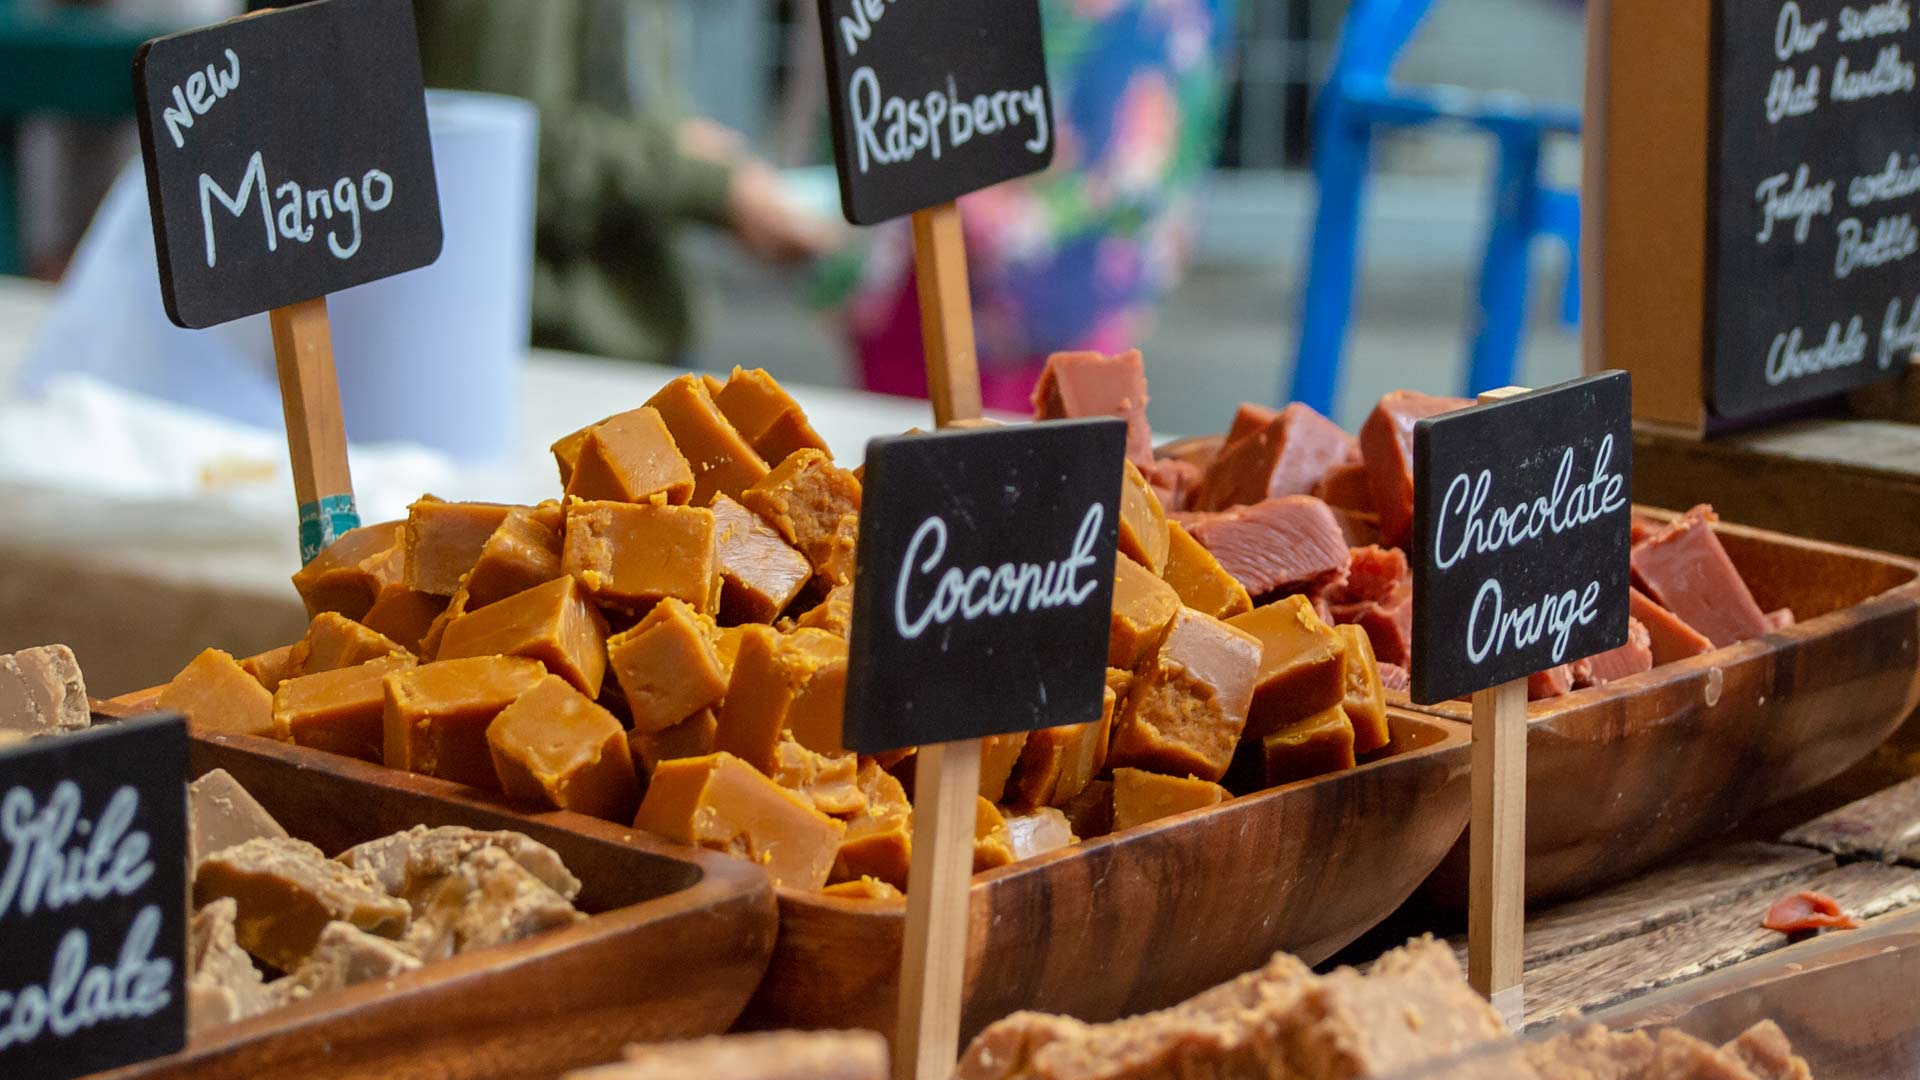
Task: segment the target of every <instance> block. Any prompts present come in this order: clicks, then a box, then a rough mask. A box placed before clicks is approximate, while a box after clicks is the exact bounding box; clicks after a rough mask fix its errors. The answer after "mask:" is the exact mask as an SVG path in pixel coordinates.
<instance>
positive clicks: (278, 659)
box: [0, 603, 380, 726]
mask: <svg viewBox="0 0 1920 1080" xmlns="http://www.w3.org/2000/svg"><path fill="white" fill-rule="evenodd" d="M379 606H380V605H379V604H378V603H376V604H374V607H376V608H378V607H379ZM369 614H371V613H369ZM298 645H299V642H295V643H294V644H292V645H282V646H280V647H279V648H277V649H268V650H267V651H266V652H263V653H255V654H253V655H252V656H249V657H247V658H246V659H244V660H242V661H240V670H242V671H245V672H246V673H247V674H249V675H251V676H253V677H254V678H256V679H258V680H260V685H261V686H264V687H266V688H267V692H268V693H272V692H273V691H275V690H278V689H279V688H280V684H281V683H283V682H285V681H286V680H288V679H291V678H293V677H294V676H295V675H298V674H300V669H299V668H297V667H295V666H294V663H293V660H294V657H293V651H294V649H295V648H296V647H298ZM0 726H4V725H0Z"/></svg>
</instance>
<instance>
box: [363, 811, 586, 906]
mask: <svg viewBox="0 0 1920 1080" xmlns="http://www.w3.org/2000/svg"><path fill="white" fill-rule="evenodd" d="M482 848H498V849H500V850H501V851H504V852H506V854H507V857H508V858H511V859H512V860H513V861H514V862H517V863H519V864H520V865H521V866H522V867H524V868H525V869H526V871H527V873H529V874H532V875H533V876H534V877H536V878H539V879H540V881H541V882H542V883H543V884H545V885H546V887H547V888H549V889H552V890H553V891H554V892H557V893H559V894H560V895H561V896H562V897H565V898H566V899H568V900H571V899H573V898H574V897H576V896H578V895H580V879H578V878H576V877H574V876H573V874H572V872H570V871H569V870H568V869H567V867H566V864H565V863H562V862H561V861H560V856H559V854H558V853H557V852H555V851H554V850H553V849H552V848H550V847H548V846H547V845H545V844H542V843H540V842H539V841H537V840H535V839H533V838H532V837H530V836H527V835H526V834H524V833H517V832H509V831H507V830H504V829H502V830H496V831H485V830H481V829H469V828H467V827H466V826H464V825H442V826H439V827H437V828H431V829H430V828H428V827H427V826H425V825H415V826H414V827H413V828H411V829H408V830H406V831H405V832H397V833H394V834H393V835H391V836H383V837H380V838H379V839H377V840H369V841H367V842H366V843H364V844H359V845H357V846H355V847H350V848H348V849H347V850H345V851H343V852H341V853H340V855H339V861H340V862H341V863H342V864H344V865H347V866H351V867H353V868H354V869H356V870H365V871H366V872H367V873H370V874H372V875H373V876H374V878H375V879H377V880H378V881H379V882H380V887H381V888H383V889H385V890H386V891H387V892H389V893H391V894H393V895H394V896H398V897H400V898H401V899H403V900H407V901H409V902H411V903H413V904H414V905H415V906H416V907H418V906H421V905H424V904H425V903H426V902H427V900H428V898H429V897H430V896H431V894H432V893H433V891H434V889H436V888H437V887H438V886H439V883H440V881H441V879H443V878H445V877H446V876H447V875H449V874H451V873H453V872H454V871H455V870H456V869H457V868H458V867H459V866H460V864H461V863H462V862H463V861H465V860H466V858H467V856H469V855H471V854H473V853H474V852H476V851H479V850H480V849H482Z"/></svg>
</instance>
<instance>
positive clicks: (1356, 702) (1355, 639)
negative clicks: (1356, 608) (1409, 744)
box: [1333, 624, 1393, 754]
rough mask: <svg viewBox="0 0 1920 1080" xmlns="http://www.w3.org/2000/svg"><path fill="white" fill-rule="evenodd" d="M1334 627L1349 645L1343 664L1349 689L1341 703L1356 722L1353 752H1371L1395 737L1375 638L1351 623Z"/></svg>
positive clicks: (1349, 718)
mask: <svg viewBox="0 0 1920 1080" xmlns="http://www.w3.org/2000/svg"><path fill="white" fill-rule="evenodd" d="M1333 631H1334V633H1336V634H1339V635H1340V639H1341V640H1342V641H1344V642H1346V646H1347V651H1346V658H1345V661H1344V663H1343V664H1342V665H1341V669H1342V670H1343V671H1344V672H1345V673H1346V684H1347V692H1346V695H1345V696H1344V697H1342V698H1341V699H1340V705H1341V707H1342V708H1344V709H1345V710H1346V712H1347V719H1348V720H1349V721H1350V722H1351V723H1352V724H1353V752H1354V753H1356V754H1370V753H1372V752H1373V751H1375V750H1378V749H1380V748H1381V747H1383V746H1385V745H1387V743H1388V742H1389V741H1390V740H1391V739H1392V737H1393V736H1392V734H1391V733H1390V732H1389V731H1388V729H1387V691H1386V687H1385V686H1383V685H1382V684H1381V682H1380V665H1379V663H1378V662H1377V661H1375V660H1374V658H1373V639H1371V638H1369V637H1367V632H1366V631H1365V630H1363V629H1361V628H1360V627H1358V626H1355V625H1351V624H1349V625H1346V626H1336V627H1334V628H1333Z"/></svg>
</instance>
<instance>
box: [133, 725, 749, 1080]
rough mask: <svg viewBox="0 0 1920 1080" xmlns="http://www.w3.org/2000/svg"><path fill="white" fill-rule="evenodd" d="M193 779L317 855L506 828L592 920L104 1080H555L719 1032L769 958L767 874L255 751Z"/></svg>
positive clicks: (607, 830) (378, 774)
mask: <svg viewBox="0 0 1920 1080" xmlns="http://www.w3.org/2000/svg"><path fill="white" fill-rule="evenodd" d="M192 754H193V757H192V762H193V766H192V767H193V773H194V775H196V776H197V775H199V774H201V773H204V772H207V771H209V770H211V769H215V768H222V769H225V770H227V771H228V772H230V773H232V774H233V776H234V778H235V779H237V780H239V781H240V783H241V784H242V785H243V786H245V787H246V789H247V790H248V791H250V792H252V793H253V795H254V796H255V797H256V798H258V799H259V800H260V801H261V803H263V804H264V805H265V806H266V808H267V810H268V811H269V812H271V813H272V814H273V815H274V816H275V817H276V818H278V819H279V820H280V822H281V823H282V824H283V825H285V826H286V827H287V828H288V830H289V831H291V832H292V833H293V834H294V835H295V836H298V837H301V838H302V839H306V840H310V841H312V842H313V843H315V844H317V845H318V846H319V847H320V848H321V849H322V850H325V851H327V852H329V853H331V852H336V851H340V850H342V849H344V848H346V847H348V846H351V845H353V844H356V843H359V842H361V841H364V840H370V839H373V838H375V837H379V836H385V835H387V834H389V833H393V832H397V831H399V830H401V829H405V828H408V827H410V826H413V825H418V824H426V825H468V826H472V827H474V828H479V829H516V830H518V831H520V832H523V833H526V834H527V835H529V836H532V837H533V838H534V839H536V840H538V841H540V842H541V843H543V844H546V845H548V846H549V847H552V848H553V849H554V850H555V851H557V852H559V853H560V856H561V858H562V859H564V860H565V861H566V864H567V866H568V868H569V869H571V870H572V871H573V872H574V873H575V874H576V875H577V876H578V877H579V878H580V880H581V882H582V889H581V893H580V897H579V900H578V903H579V905H580V907H581V908H582V909H583V910H585V911H588V912H591V913H593V917H592V918H590V919H588V920H586V921H585V922H582V923H580V924H579V925H577V926H573V927H569V928H567V929H564V930H555V931H552V932H550V933H545V934H541V935H539V936H537V937H533V938H529V939H527V940H526V941H522V942H518V943H515V944H513V945H505V946H500V947H496V948H491V949H482V950H477V951H475V952H472V953H466V954H463V955H460V956H456V957H453V958H451V959H448V960H442V961H438V962H436V963H432V964H428V965H426V966H424V967H422V968H421V969H420V970H418V971H414V972H409V973H408V974H405V975H401V976H399V977H397V978H394V979H389V980H384V981H382V982H377V983H369V984H364V985H361V986H356V987H352V988H350V989H347V990H343V991H340V992H338V993H333V994H325V995H321V996H319V997H316V998H313V999H311V1000H309V1001H305V1002H302V1003H300V1004H297V1005H292V1006H288V1007H287V1008H283V1009H279V1010H276V1011H274V1012H271V1013H267V1014H265V1015H263V1016H258V1017H255V1018H253V1019H251V1020H246V1021H243V1022H241V1023H238V1024H233V1025H230V1026H228V1027H224V1028H219V1029H216V1030H214V1031H211V1032H207V1033H205V1034H203V1035H201V1036H196V1037H195V1038H194V1039H192V1040H191V1041H190V1042H189V1043H188V1046H187V1048H186V1049H185V1050H184V1051H182V1052H180V1053H178V1054H174V1055H171V1056H168V1057H165V1058H159V1059H155V1060H153V1061H148V1062H144V1063H142V1064H139V1065H134V1066H129V1067H127V1068H123V1069H119V1070H116V1071H113V1072H110V1073H101V1074H98V1077H99V1078H106V1077H111V1078H113V1080H161V1078H167V1080H172V1078H181V1080H186V1078H189V1077H191V1078H192V1080H250V1078H254V1077H263V1076H272V1077H275V1078H276V1080H305V1078H312V1080H319V1078H321V1077H325V1078H327V1080H348V1078H363V1077H364V1078H367V1080H373V1078H376V1077H377V1078H394V1077H409V1078H414V1077H417V1078H426V1077H432V1078H434V1080H482V1078H488V1080H491V1078H505V1077H552V1076H554V1075H557V1074H558V1073H560V1072H562V1071H564V1070H566V1069H569V1068H573V1067H576V1066H582V1065H591V1064H598V1063H600V1062H605V1061H613V1060H616V1059H618V1058H619V1056H620V1048H621V1047H622V1046H624V1045H625V1044H627V1043H629V1042H636V1041H644V1040H658V1039H671V1038H681V1037H689V1036H696V1035H710V1034H714V1033H717V1032H722V1031H725V1030H726V1029H727V1028H728V1027H730V1026H731V1025H732V1024H733V1021H734V1019H735V1017H737V1016H738V1015H739V1013H740V1010H741V1008H742V1006H744V1005H745V1004H746V1002H747V999H748V997H749V995H751V994H752V993H753V989H754V987H755V986H756V985H757V984H758V983H759V981H760V977H761V974H762V972H764V971H765V969H766V965H767V959H768V957H769V955H770V954H771V952H772V949H773V939H774V930H775V908H774V901H773V894H772V888H771V887H770V885H769V882H768V880H767V878H766V876H765V875H764V874H763V873H762V872H761V871H760V870H759V868H757V867H754V866H752V865H750V864H748V863H745V862H742V861H740V860H737V859H731V858H728V857H725V856H722V855H717V854H713V853H710V852H704V851H695V850H691V849H687V848H681V847H676V846H673V845H667V844H662V843H659V842H656V841H654V840H653V839H652V838H650V837H646V836H642V835H636V834H635V833H634V832H633V831H632V830H630V829H623V828H620V827H618V826H615V825H610V824H608V823H606V822H603V821H598V820H596V819H593V818H589V817H584V816H581V815H578V814H569V813H562V812H553V813H545V814H523V813H518V812H515V811H512V810H507V809H503V808H502V807H500V806H497V805H494V804H491V803H489V802H487V801H485V800H483V799H480V798H476V797H474V795H473V793H472V790H471V789H469V788H465V787H462V786H460V785H457V784H452V783H448V782H446V781H441V780H435V779H432V778H430V777H422V776H414V775H410V774H407V773H401V772H396V771H394V770H391V769H386V768H382V767H379V766H375V765H369V764H366V763H364V762H360V761H355V760H353V759H351V758H345V757H338V756H335V755H332V754H327V753H323V752H320V751H314V750H307V749H303V748H300V747H295V746H286V745H282V744H279V743H275V742H271V741H269V740H265V739H255V738H248V737H244V736H242V737H229V736H196V737H195V738H194V740H193V751H192Z"/></svg>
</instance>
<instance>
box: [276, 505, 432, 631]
mask: <svg viewBox="0 0 1920 1080" xmlns="http://www.w3.org/2000/svg"><path fill="white" fill-rule="evenodd" d="M405 566H406V543H405V523H404V522H399V521H386V522H381V523H380V524H378V525H363V526H361V527H360V528H358V529H352V530H350V531H348V532H346V533H343V534H342V535H341V536H340V537H338V538H337V539H335V540H334V542H333V543H331V544H328V545H327V546H326V547H325V548H323V549H322V550H321V552H320V554H318V555H316V556H314V558H313V561H312V562H310V563H308V564H307V565H305V566H303V567H301V568H300V572H299V573H297V574H295V575H293V587H294V589H295V590H297V591H298V592H299V593H300V599H301V601H302V602H303V603H305V604H306V605H307V617H308V618H312V617H313V616H315V615H318V614H320V613H321V612H323V611H337V612H339V613H340V614H342V615H345V616H346V617H347V618H349V619H358V618H360V617H361V616H362V615H365V614H366V613H367V609H368V608H371V607H372V606H373V602H374V601H375V600H377V599H378V598H379V596H380V590H381V589H384V588H386V587H387V586H388V585H393V584H397V583H398V582H399V581H400V579H401V577H402V576H404V573H405Z"/></svg>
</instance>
